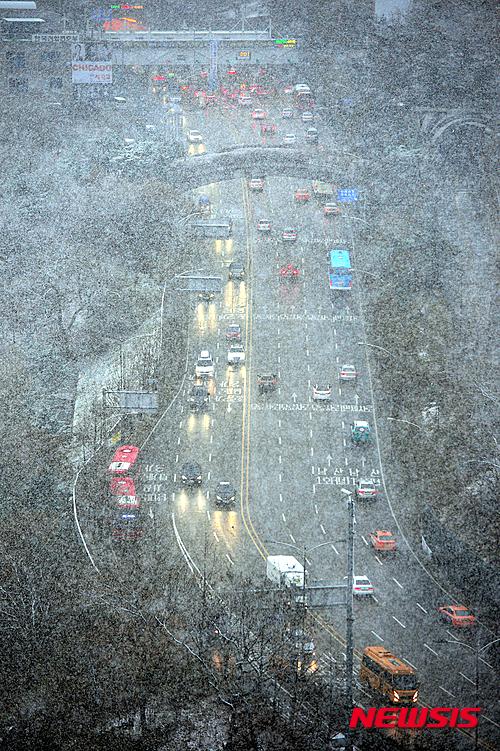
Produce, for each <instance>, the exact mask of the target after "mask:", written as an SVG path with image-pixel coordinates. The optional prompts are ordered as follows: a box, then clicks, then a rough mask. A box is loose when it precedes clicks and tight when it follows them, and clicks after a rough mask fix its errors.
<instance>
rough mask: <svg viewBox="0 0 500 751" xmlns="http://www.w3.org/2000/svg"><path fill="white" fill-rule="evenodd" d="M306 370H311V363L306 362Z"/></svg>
mask: <svg viewBox="0 0 500 751" xmlns="http://www.w3.org/2000/svg"><path fill="white" fill-rule="evenodd" d="M307 370H308V372H309V373H310V372H311V365H310V364H309V363H307ZM309 417H311V415H309Z"/></svg>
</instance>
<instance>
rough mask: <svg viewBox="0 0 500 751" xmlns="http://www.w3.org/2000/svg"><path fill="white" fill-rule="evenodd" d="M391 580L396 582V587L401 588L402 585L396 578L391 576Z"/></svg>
mask: <svg viewBox="0 0 500 751" xmlns="http://www.w3.org/2000/svg"><path fill="white" fill-rule="evenodd" d="M392 581H393V582H396V584H397V585H398V587H399V588H400V589H403V585H402V584H400V583H399V582H398V580H397V579H395V578H394V577H392Z"/></svg>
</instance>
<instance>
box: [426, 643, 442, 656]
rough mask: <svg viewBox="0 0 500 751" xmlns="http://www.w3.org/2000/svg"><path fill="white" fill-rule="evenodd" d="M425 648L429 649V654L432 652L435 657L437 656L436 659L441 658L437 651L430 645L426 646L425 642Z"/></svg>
mask: <svg viewBox="0 0 500 751" xmlns="http://www.w3.org/2000/svg"><path fill="white" fill-rule="evenodd" d="M424 647H425V648H426V649H428V650H429V652H432V654H433V655H436V657H439V655H438V653H437V652H436V650H435V649H432V647H429V645H428V644H426V643H425V642H424Z"/></svg>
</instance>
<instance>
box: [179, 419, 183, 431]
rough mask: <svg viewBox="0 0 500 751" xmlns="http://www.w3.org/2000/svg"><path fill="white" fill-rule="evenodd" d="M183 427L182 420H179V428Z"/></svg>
mask: <svg viewBox="0 0 500 751" xmlns="http://www.w3.org/2000/svg"><path fill="white" fill-rule="evenodd" d="M180 428H182V420H181V421H180V422H179V429H180Z"/></svg>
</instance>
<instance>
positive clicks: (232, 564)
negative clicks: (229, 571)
mask: <svg viewBox="0 0 500 751" xmlns="http://www.w3.org/2000/svg"><path fill="white" fill-rule="evenodd" d="M226 558H227V560H228V561H229V563H230V564H231V566H234V561H232V560H231V558H230V556H229V553H226Z"/></svg>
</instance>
